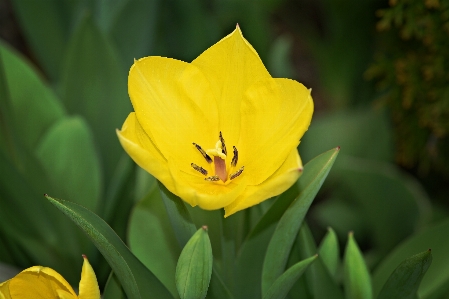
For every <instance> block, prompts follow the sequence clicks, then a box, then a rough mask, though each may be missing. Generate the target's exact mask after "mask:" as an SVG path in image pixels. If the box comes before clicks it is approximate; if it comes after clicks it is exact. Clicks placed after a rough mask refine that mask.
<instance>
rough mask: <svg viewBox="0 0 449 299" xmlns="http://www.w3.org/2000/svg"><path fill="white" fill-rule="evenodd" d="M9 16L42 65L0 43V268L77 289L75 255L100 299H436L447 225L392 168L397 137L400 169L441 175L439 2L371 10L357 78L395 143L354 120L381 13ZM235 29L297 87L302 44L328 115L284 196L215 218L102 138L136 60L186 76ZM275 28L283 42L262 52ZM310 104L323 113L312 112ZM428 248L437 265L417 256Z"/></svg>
mask: <svg viewBox="0 0 449 299" xmlns="http://www.w3.org/2000/svg"><path fill="white" fill-rule="evenodd" d="M10 2H11V3H12V6H13V8H14V13H15V15H16V17H17V20H18V22H19V23H20V27H21V29H22V33H23V37H24V38H25V40H26V44H27V46H28V47H29V48H27V51H26V52H27V55H28V56H29V57H30V58H31V60H32V61H33V63H35V64H36V65H37V67H36V66H33V65H31V63H29V62H28V60H27V58H24V57H22V56H21V55H19V54H18V53H16V51H15V50H13V49H11V48H10V47H9V46H7V45H6V44H5V43H3V42H0V169H1V171H0V261H2V262H7V263H11V264H15V265H17V266H19V267H21V268H25V267H28V266H30V265H36V264H42V265H45V266H49V267H52V268H54V269H55V270H57V271H58V272H60V273H61V274H62V275H63V276H64V277H66V278H67V279H68V281H70V282H71V283H72V284H73V283H75V282H77V281H78V280H79V273H78V272H73V268H74V267H73V266H74V265H77V264H79V256H80V255H81V254H82V253H85V254H86V255H87V256H89V260H90V261H91V263H92V264H93V266H94V269H95V271H96V273H97V276H98V278H99V281H100V283H101V284H104V282H105V281H106V278H107V276H108V275H109V279H108V281H107V283H106V287H105V288H104V298H105V299H124V298H126V297H128V298H180V297H182V298H184V295H185V294H194V295H195V296H198V297H200V298H201V297H204V296H206V298H305V299H315V298H317V299H319V298H322V299H328V298H337V299H339V298H345V297H347V298H358V297H360V298H371V297H370V296H372V297H373V298H379V299H381V298H402V297H403V298H413V299H414V298H425V299H438V298H446V297H447V294H449V288H448V287H447V286H448V282H449V274H448V272H447V271H446V270H447V268H448V267H449V265H448V260H447V257H446V255H447V254H446V253H447V252H449V241H448V239H447V231H448V229H449V227H448V220H447V216H448V213H447V211H446V210H444V209H441V210H440V211H439V213H440V215H441V216H440V217H441V218H446V220H443V221H441V222H440V224H438V225H437V226H434V223H435V219H434V218H432V212H434V211H435V210H436V209H435V208H434V207H432V206H431V204H430V200H429V198H428V196H427V195H426V192H425V191H424V190H423V188H422V186H421V185H420V183H419V182H418V181H417V180H416V179H415V178H413V177H411V176H410V175H408V174H406V173H405V172H404V171H402V170H401V169H399V168H398V167H397V166H396V165H394V164H393V161H394V157H395V148H394V145H393V140H395V139H396V140H399V143H398V146H399V151H397V152H396V159H398V158H399V160H400V161H401V162H402V163H403V164H404V165H416V163H419V165H420V167H421V168H422V169H424V170H425V169H432V168H433V167H435V168H438V169H439V170H440V171H442V172H443V173H444V172H445V169H447V165H448V160H447V154H446V155H445V153H446V152H449V151H448V150H447V149H448V148H449V147H448V143H447V131H448V123H447V119H448V117H447V116H448V115H447V112H448V101H447V96H448V94H449V92H448V90H447V89H448V87H447V84H446V83H447V78H446V77H447V75H446V73H445V70H446V69H447V68H448V67H447V51H446V49H447V48H448V46H449V45H448V44H447V43H448V42H447V40H448V39H447V35H448V34H447V33H448V25H447V23H448V20H449V15H448V14H447V10H448V7H447V5H448V4H447V1H437V0H435V1H430V0H428V1H411V0H408V1H406V0H397V1H390V2H391V4H393V5H392V7H391V8H389V9H386V10H383V11H382V12H381V14H382V16H381V18H382V19H381V21H380V23H379V27H381V28H380V29H385V30H387V31H388V32H387V34H385V35H384V36H382V37H380V38H381V39H380V43H379V47H383V48H385V49H387V52H385V53H384V54H383V55H379V58H378V59H377V60H376V63H375V64H374V65H373V66H372V68H371V69H370V70H369V71H368V73H367V75H368V76H371V77H374V78H376V79H377V80H378V82H379V85H380V87H381V88H382V89H384V92H385V93H384V97H383V99H381V101H383V102H385V103H387V105H388V106H389V107H390V108H391V109H392V110H391V111H392V117H393V120H395V124H396V128H395V130H396V132H395V134H392V127H391V124H390V123H389V115H388V114H387V113H384V111H375V110H373V109H371V108H367V107H360V106H358V104H357V103H358V102H365V103H367V102H369V101H370V100H371V99H372V97H373V95H372V94H370V92H371V90H370V85H369V83H367V82H364V81H363V78H362V76H361V74H362V72H363V70H364V69H366V66H367V63H368V61H369V60H370V57H371V53H372V51H373V49H374V47H373V45H374V42H373V41H374V39H373V35H371V26H372V24H373V23H374V19H375V18H374V13H373V12H374V8H375V7H376V6H378V5H379V3H380V1H376V0H371V1H368V2H363V3H362V2H357V3H356V2H353V1H337V2H338V3H337V2H335V1H328V0H322V1H321V2H316V3H318V4H311V3H312V2H313V1H309V2H307V1H305V2H301V3H295V2H294V1H273V0H264V1H238V0H231V1H210V2H207V1H206V2H207V3H206V2H205V1H200V0H194V1H189V2H185V1H181V0H170V1H160V0H150V1H141V0H117V1H103V0H93V1H85V0H71V1H59V0H47V1H27V0H12V1H10ZM320 3H321V7H320V9H321V14H322V16H321V17H318V18H317V19H318V20H316V19H314V18H316V16H315V14H309V15H306V14H308V13H309V12H310V11H308V10H306V9H304V10H301V12H300V13H299V14H296V11H295V10H293V9H292V10H291V11H286V10H289V9H290V7H292V6H295V5H299V6H300V7H303V6H301V5H305V6H307V5H312V6H313V5H318V6H320ZM283 4H285V6H284V8H282V5H283ZM278 8H280V9H283V10H284V11H282V10H281V11H280V13H279V12H278V15H277V18H274V19H276V20H275V22H276V24H275V25H276V26H273V23H272V20H273V18H272V16H273V14H275V13H273V11H275V9H278ZM342 8H343V9H342ZM36 12H38V13H36ZM283 12H288V13H289V15H290V16H293V17H294V20H295V21H293V23H292V22H291V23H290V25H291V26H292V27H291V28H287V27H288V26H285V25H286V24H283V23H282V22H281V21H280V20H279V18H278V17H279V15H281V14H282V13H283ZM298 19H300V21H297V20H298ZM270 20H271V21H270ZM237 22H238V23H239V25H240V27H241V28H242V30H243V32H244V34H245V37H246V38H247V39H248V40H249V41H250V42H251V44H252V45H253V46H254V47H255V48H256V49H257V51H258V53H259V54H260V56H261V58H262V60H263V61H264V62H266V65H267V67H268V69H269V70H270V73H271V74H272V75H273V76H277V77H293V76H294V75H295V69H294V68H293V67H292V63H291V61H290V54H291V53H292V52H295V51H296V50H298V49H297V44H298V40H297V39H298V34H295V33H297V32H300V33H301V34H300V43H302V44H304V47H305V48H307V49H308V50H309V51H310V52H311V53H312V54H311V56H312V57H313V58H314V59H315V61H314V63H316V66H317V68H318V69H317V70H316V71H317V74H318V76H319V78H320V79H321V83H322V85H323V86H322V87H319V86H314V84H308V82H306V83H305V84H306V86H308V87H309V86H310V87H313V90H314V92H313V96H314V99H315V97H316V99H318V100H317V101H316V103H317V105H316V107H317V111H318V110H320V107H321V106H322V105H320V103H323V102H326V103H327V104H326V105H327V106H329V107H338V108H339V109H340V110H338V111H335V112H333V111H329V112H327V113H321V115H320V114H319V113H317V116H314V120H313V122H312V125H311V127H310V129H309V131H308V133H307V134H306V136H305V138H303V140H302V141H301V146H300V147H299V151H300V153H301V157H302V159H303V160H304V161H307V162H308V163H307V164H306V165H305V167H304V173H303V175H302V177H301V178H300V180H299V181H298V182H297V183H296V184H295V185H294V186H292V187H291V188H290V189H289V190H287V191H286V192H285V193H283V194H281V195H279V196H277V197H276V198H273V199H271V200H268V201H266V202H263V203H261V204H259V205H257V206H255V207H252V208H251V209H247V210H245V211H241V212H239V213H237V214H234V215H232V216H231V217H228V218H226V219H223V214H222V212H221V211H202V210H200V209H198V208H192V207H190V206H187V205H186V204H185V203H184V202H183V201H182V200H181V199H180V198H178V197H176V196H174V195H173V194H171V193H170V192H168V191H167V190H166V188H165V187H164V186H162V185H160V184H158V182H157V181H156V180H155V179H154V178H153V177H151V176H150V175H149V174H146V173H145V172H144V171H143V170H141V169H136V167H135V165H134V164H133V162H132V161H131V160H130V159H129V157H127V156H126V155H125V154H124V153H123V151H122V149H121V148H120V146H119V142H118V140H117V138H116V135H115V132H114V129H116V128H118V127H120V126H121V124H122V121H123V120H124V119H125V117H126V114H127V113H129V112H130V111H131V110H132V107H131V105H130V104H129V100H128V96H127V92H126V74H127V72H128V70H129V66H130V65H131V64H132V61H133V59H134V58H140V57H143V56H146V55H162V56H167V57H173V58H177V59H183V60H185V61H191V60H192V59H193V58H195V57H196V56H198V55H199V54H200V53H201V52H202V51H204V49H206V48H207V47H209V46H210V45H212V44H213V43H214V42H216V41H218V40H219V39H220V38H221V37H223V36H224V35H225V34H227V33H229V32H230V30H232V28H234V27H235V24H236V23H237ZM307 22H308V23H307ZM311 23H313V26H310V25H311ZM317 24H318V25H317ZM298 25H300V27H301V29H298V28H297V26H298ZM284 27H286V28H284ZM319 27H321V28H319ZM272 28H275V30H276V31H282V32H284V30H285V29H287V30H291V31H293V34H282V35H281V36H279V37H277V38H276V39H275V40H274V41H273V42H272V43H271V42H270V38H271V36H270V34H271V33H272V31H273V30H272ZM292 28H293V29H292ZM290 33H292V32H290ZM269 44H271V47H269ZM301 67H302V66H301ZM312 82H314V81H313V78H312ZM316 91H318V92H316ZM321 92H324V94H325V95H326V96H325V97H324V98H329V99H330V100H322V99H321V101H320V94H321ZM327 95H330V96H329V97H328V96H327ZM321 97H323V96H322V95H321ZM350 105H352V106H358V107H356V109H353V107H348V106H350ZM319 112H321V111H319ZM394 135H395V136H396V137H395V136H394ZM337 145H339V146H341V148H342V151H341V153H339V154H338V155H339V158H338V159H337V160H336V162H335V164H334V161H335V158H336V156H337V153H338V152H339V151H337V150H335V147H336V146H337ZM329 148H334V149H333V150H330V151H327V152H325V153H323V154H322V155H320V156H318V157H315V156H316V154H317V153H319V152H324V151H326V150H328V149H329ZM314 157H315V158H314ZM331 167H333V170H332V172H330V173H329V170H330V169H331ZM328 173H329V177H328V179H327V181H326V183H324V186H323V188H322V189H323V190H322V191H321V192H320V193H318V195H317V199H318V200H316V201H315V202H313V201H314V198H315V195H316V194H317V192H318V190H319V189H320V188H321V187H322V184H323V182H324V180H325V179H326V177H327V176H328ZM44 193H48V194H51V195H52V196H55V197H58V198H63V199H66V200H70V201H71V202H68V201H62V200H56V199H53V198H48V199H49V201H50V202H51V203H52V204H53V205H55V206H56V207H57V208H58V209H60V210H61V211H63V213H64V214H65V215H66V216H69V217H68V218H67V217H65V216H64V215H63V214H61V213H59V211H57V209H54V207H53V206H52V205H51V204H49V202H48V201H46V200H45V198H43V196H42V194H44ZM309 209H310V213H309V214H308V219H306V218H305V217H306V214H307V212H308V211H309ZM130 211H132V212H131V214H130ZM434 215H435V213H434ZM100 217H101V218H103V219H104V221H103V220H102V219H101V218H100ZM433 217H435V216H433ZM70 220H72V221H73V222H74V223H76V225H78V226H79V227H80V228H81V230H79V229H78V228H77V227H75V224H74V223H72V222H71V221H70ZM307 222H308V223H311V229H309V227H308V225H307ZM106 223H107V224H106ZM431 224H433V225H431ZM203 225H207V226H208V233H207V234H205V232H204V230H202V229H201V227H202V226H203ZM329 226H330V227H332V228H328V230H327V233H326V235H325V236H324V238H323V239H322V241H321V243H320V245H319V246H317V244H316V241H315V240H318V239H319V237H320V236H321V235H322V234H324V232H323V230H324V228H326V227H329ZM111 227H112V228H113V229H114V230H115V232H114V231H113V230H112V229H111ZM198 229H199V230H198ZM320 229H321V230H320ZM348 231H354V233H355V235H356V236H357V243H356V240H355V239H354V238H353V237H352V236H351V237H350V238H349V240H348V242H347V244H346V251H345V254H344V259H343V261H342V260H341V256H340V246H339V240H340V241H341V240H344V239H345V238H346V235H347V233H348ZM83 232H84V233H86V235H85V234H84V233H83ZM196 234H200V235H196ZM125 236H126V238H125ZM314 237H315V238H314ZM121 239H123V240H126V241H127V242H126V243H127V245H128V246H129V248H128V247H127V246H126V245H125V244H124V243H123V242H122V241H121ZM208 239H209V240H210V242H209V241H208ZM199 243H201V244H203V245H205V247H203V250H200V251H196V249H199V247H198V248H197V247H194V245H192V244H196V245H198V244H199ZM92 244H94V245H95V246H96V247H97V248H98V249H99V251H100V252H101V253H102V254H103V256H104V257H105V258H106V260H107V262H108V263H105V262H104V260H103V259H102V258H101V256H100V255H99V254H98V252H97V251H95V248H94V246H93V245H92ZM208 244H210V246H209V245H208ZM358 244H359V245H360V246H359V245H358ZM206 245H207V246H206ZM427 248H432V254H431V253H430V251H425V252H423V253H421V254H418V255H416V253H417V252H420V251H423V250H425V249H427ZM201 251H202V252H201ZM181 252H183V253H184V254H183V255H182V254H181ZM188 252H191V254H189V253H188ZM210 252H212V253H213V256H211V253H210ZM317 253H318V256H317V255H316V254H317ZM180 255H181V257H180ZM204 257H205V258H204ZM178 259H179V261H181V262H182V263H180V262H178ZM191 259H194V260H195V261H194V262H192V263H190V264H189V263H188V261H189V260H191ZM432 259H433V260H434V262H433V264H432V266H431V267H429V266H430V262H431V260H432ZM177 265H178V266H179V267H181V268H182V269H181V268H180V269H181V270H180V271H181V272H183V273H184V274H185V275H184V274H183V275H179V273H181V272H178V276H177V274H176V273H177V270H176V268H177ZM109 267H111V268H112V270H113V272H111V271H110V268H109ZM189 269H190V270H189ZM189 271H190V272H189ZM195 273H196V274H197V276H194V275H193V274H195ZM371 273H372V274H371ZM424 274H426V275H425V276H424ZM177 277H178V278H177ZM181 277H182V279H181ZM195 277H197V278H198V277H200V279H197V278H195ZM370 277H372V290H371V282H370ZM209 279H210V281H209ZM189 281H192V282H193V283H192V284H189ZM200 281H201V282H204V284H203V285H202V286H200V285H199V284H196V283H197V282H200ZM206 282H207V283H206ZM206 285H208V287H206ZM177 286H178V289H179V288H181V289H182V290H181V292H180V293H181V296H180V294H179V293H178V289H177ZM179 286H180V287H179ZM206 292H207V293H206ZM416 294H417V295H416ZM407 296H408V297H407Z"/></svg>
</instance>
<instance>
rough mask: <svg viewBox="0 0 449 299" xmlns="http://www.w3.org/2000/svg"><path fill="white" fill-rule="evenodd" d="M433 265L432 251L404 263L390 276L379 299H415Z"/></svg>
mask: <svg viewBox="0 0 449 299" xmlns="http://www.w3.org/2000/svg"><path fill="white" fill-rule="evenodd" d="M431 263H432V253H431V250H430V249H429V250H426V251H424V252H422V253H418V254H416V255H414V256H412V257H409V258H408V259H406V260H405V261H403V262H402V263H401V264H400V265H399V266H398V267H397V268H396V269H395V270H394V271H393V273H392V274H391V275H390V277H389V278H388V280H387V282H386V283H385V285H384V286H383V288H382V290H381V291H380V294H379V296H378V297H377V299H394V298H401V299H414V298H417V291H418V287H419V285H420V283H421V280H422V278H423V277H424V274H426V272H427V269H429V267H430V264H431Z"/></svg>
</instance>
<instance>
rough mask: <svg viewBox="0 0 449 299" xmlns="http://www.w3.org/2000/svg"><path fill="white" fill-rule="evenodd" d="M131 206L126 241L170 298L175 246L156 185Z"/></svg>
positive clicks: (176, 256) (179, 250)
mask: <svg viewBox="0 0 449 299" xmlns="http://www.w3.org/2000/svg"><path fill="white" fill-rule="evenodd" d="M154 187H155V188H153V189H152V190H151V191H150V192H149V193H148V194H147V196H145V198H144V199H143V200H141V201H140V202H139V203H138V204H137V205H136V206H135V207H134V209H133V212H132V213H131V217H130V220H129V227H128V240H129V242H128V243H129V246H130V249H131V251H132V252H133V253H134V254H135V255H136V256H137V257H138V258H139V260H140V261H141V262H142V263H143V264H144V265H145V266H146V267H147V268H148V269H150V271H151V272H153V273H154V274H155V275H156V276H157V277H158V278H159V279H160V281H161V282H162V283H163V284H164V285H165V286H166V287H167V289H168V290H170V292H171V293H172V295H173V296H174V297H178V292H177V290H176V285H175V280H174V277H175V270H176V262H177V260H178V257H179V254H180V253H181V247H180V246H179V244H178V242H177V240H176V238H175V235H174V232H173V229H172V228H171V224H170V219H169V218H168V215H167V212H166V210H165V206H164V203H163V201H162V198H161V195H160V193H159V188H158V187H157V184H156V185H154Z"/></svg>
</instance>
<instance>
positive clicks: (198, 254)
mask: <svg viewBox="0 0 449 299" xmlns="http://www.w3.org/2000/svg"><path fill="white" fill-rule="evenodd" d="M212 264H213V257H212V246H211V244H210V239H209V235H208V233H207V227H206V226H203V227H201V228H200V229H198V231H197V232H196V233H195V234H194V235H193V236H192V238H190V240H189V241H188V242H187V244H186V246H185V247H184V248H183V250H182V252H181V255H180V256H179V259H178V263H177V265H176V276H175V280H176V288H177V289H178V293H179V295H180V297H181V299H197V298H198V299H202V298H205V297H206V294H207V290H208V288H209V283H210V279H211V276H212Z"/></svg>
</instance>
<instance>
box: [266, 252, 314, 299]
mask: <svg viewBox="0 0 449 299" xmlns="http://www.w3.org/2000/svg"><path fill="white" fill-rule="evenodd" d="M317 257H318V255H315V256H312V257H310V258H308V259H305V260H303V261H300V262H298V263H296V264H295V265H293V266H291V267H290V268H289V269H288V270H287V271H285V272H284V273H283V274H282V275H281V276H279V277H278V279H276V281H275V282H274V283H273V285H272V286H271V287H270V289H269V290H268V291H267V293H266V294H265V295H264V296H263V299H283V298H285V297H286V296H287V294H288V292H289V291H290V289H291V288H292V286H293V284H294V283H295V282H296V281H297V280H298V279H299V278H300V277H301V275H302V274H303V273H304V271H306V269H307V267H308V266H309V265H310V264H311V263H313V262H314V261H315V260H316V258H317Z"/></svg>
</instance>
